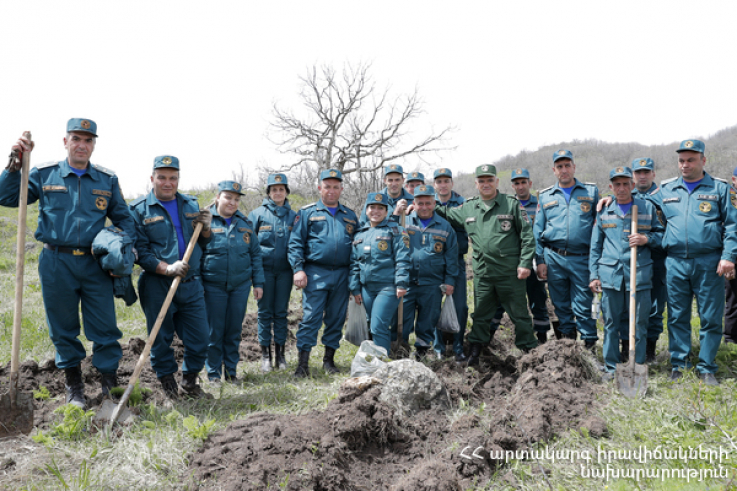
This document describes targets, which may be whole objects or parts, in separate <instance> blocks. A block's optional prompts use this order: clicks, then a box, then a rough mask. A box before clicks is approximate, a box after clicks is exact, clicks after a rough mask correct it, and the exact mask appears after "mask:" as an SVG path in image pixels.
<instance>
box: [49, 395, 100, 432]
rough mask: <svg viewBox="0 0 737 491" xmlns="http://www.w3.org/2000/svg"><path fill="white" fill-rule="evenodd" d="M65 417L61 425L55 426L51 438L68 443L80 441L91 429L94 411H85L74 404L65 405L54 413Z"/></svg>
mask: <svg viewBox="0 0 737 491" xmlns="http://www.w3.org/2000/svg"><path fill="white" fill-rule="evenodd" d="M54 413H56V414H61V415H63V419H62V421H61V423H58V424H56V425H54V426H53V427H52V428H51V430H50V431H49V433H48V434H49V436H51V437H54V438H57V439H60V440H66V441H79V440H81V439H82V437H83V436H84V435H85V433H87V431H88V430H89V428H90V423H91V422H92V418H93V417H94V416H95V412H94V411H84V410H82V409H81V408H79V407H78V406H75V405H74V404H65V405H63V406H61V407H59V408H58V409H56V410H55V411H54Z"/></svg>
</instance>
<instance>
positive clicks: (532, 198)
mask: <svg viewBox="0 0 737 491" xmlns="http://www.w3.org/2000/svg"><path fill="white" fill-rule="evenodd" d="M514 197H515V198H517V201H519V202H520V203H522V200H521V199H520V198H519V197H517V195H516V194H515V195H514ZM527 204H528V205H536V204H537V198H536V197H535V195H534V194H532V193H530V199H528V200H527Z"/></svg>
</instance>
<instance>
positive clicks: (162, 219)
mask: <svg viewBox="0 0 737 491" xmlns="http://www.w3.org/2000/svg"><path fill="white" fill-rule="evenodd" d="M151 183H152V184H153V190H152V191H151V192H150V193H148V195H146V196H142V197H141V198H138V199H137V200H135V201H133V202H132V203H131V204H130V208H131V213H132V214H133V220H134V222H135V224H136V232H137V240H136V249H138V264H140V265H141V267H142V268H143V270H144V272H143V273H141V278H140V280H139V282H138V293H139V295H140V297H141V307H142V308H143V312H144V313H145V314H146V324H147V327H148V331H149V332H151V329H152V328H153V326H154V324H155V323H156V318H157V317H158V315H159V312H160V311H161V307H162V305H163V303H164V299H165V298H166V295H167V294H168V292H169V288H170V287H171V283H172V281H174V278H175V277H176V276H179V277H181V278H182V280H181V283H180V284H179V288H177V292H176V294H175V295H174V298H173V300H172V302H171V305H170V306H169V309H168V310H167V312H166V316H165V317H164V321H163V323H162V324H161V330H160V331H159V334H158V335H157V336H156V340H155V341H154V344H153V347H152V348H151V367H152V368H153V369H154V371H155V372H156V376H157V377H158V379H159V381H160V382H161V385H162V387H163V388H164V391H165V392H166V394H167V395H168V396H169V397H171V398H177V397H178V395H179V387H178V385H177V381H176V379H175V378H174V374H175V373H176V372H177V370H178V368H179V367H178V366H177V362H176V360H175V359H174V350H173V349H172V348H171V343H172V341H173V339H174V333H175V332H176V333H177V337H179V339H181V340H182V343H183V344H184V362H183V363H182V387H181V388H182V395H184V396H188V397H200V396H202V390H201V389H200V386H199V384H198V383H197V379H198V375H199V373H200V370H202V367H203V366H204V365H205V359H206V358H207V346H208V343H209V329H208V324H207V311H206V307H205V297H204V289H203V286H202V280H201V278H200V262H201V260H202V248H203V247H204V246H205V245H207V243H208V242H210V238H211V237H210V235H211V232H210V222H211V221H212V214H211V213H210V212H209V211H208V210H202V211H200V208H199V206H198V204H197V198H195V197H194V196H188V195H185V194H181V193H179V192H178V191H177V190H178V188H179V159H178V158H176V157H173V156H171V155H162V156H160V157H156V158H155V159H154V170H153V175H152V176H151ZM197 223H202V232H201V233H200V237H199V239H198V241H197V244H195V247H194V250H193V251H192V256H191V257H190V258H189V262H188V263H185V262H183V261H182V258H183V257H184V252H185V251H186V250H187V245H188V244H189V241H190V239H191V237H192V234H193V233H194V227H195V225H196V224H197Z"/></svg>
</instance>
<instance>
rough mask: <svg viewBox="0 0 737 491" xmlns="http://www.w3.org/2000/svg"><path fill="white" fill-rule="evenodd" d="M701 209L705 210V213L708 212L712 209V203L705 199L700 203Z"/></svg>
mask: <svg viewBox="0 0 737 491" xmlns="http://www.w3.org/2000/svg"><path fill="white" fill-rule="evenodd" d="M699 210H701V211H703V212H704V213H708V212H710V211H711V203H707V202H706V201H704V202H703V203H701V204H700V205H699Z"/></svg>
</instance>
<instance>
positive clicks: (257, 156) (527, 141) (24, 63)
mask: <svg viewBox="0 0 737 491" xmlns="http://www.w3.org/2000/svg"><path fill="white" fill-rule="evenodd" d="M0 18H2V19H3V27H2V28H1V29H0V62H1V63H2V65H1V66H2V74H3V75H2V82H1V85H0V87H2V90H0V110H1V112H0V149H1V148H7V149H8V151H9V149H10V146H11V145H12V143H13V142H14V141H15V140H16V139H17V137H18V136H19V135H20V133H21V132H22V131H23V130H26V129H29V130H31V131H32V132H33V137H34V140H36V142H37V147H36V150H35V151H34V154H33V157H32V159H33V162H34V163H40V162H44V161H48V160H59V159H62V158H64V156H65V154H64V148H63V142H62V139H63V137H64V132H65V125H66V121H67V119H69V118H70V117H84V118H90V119H93V120H95V121H96V122H97V124H98V133H99V140H98V143H97V148H96V150H95V153H94V155H93V157H92V161H93V162H95V163H98V164H100V165H103V166H105V167H109V168H111V169H113V170H114V171H115V172H116V173H117V174H118V175H119V176H120V180H121V184H122V186H123V189H124V191H125V192H126V195H127V196H132V195H134V194H137V193H141V192H143V191H144V190H145V189H146V185H147V184H148V183H149V176H150V172H151V166H152V163H153V158H154V157H155V156H156V155H161V154H165V153H168V154H172V155H176V156H177V157H179V158H180V160H181V165H182V172H181V187H183V188H191V187H195V186H197V187H202V186H205V185H207V184H209V183H216V182H218V181H220V180H223V179H227V178H229V177H230V176H231V172H232V171H233V170H234V169H236V168H237V167H238V165H239V164H243V166H244V168H246V169H247V170H248V169H254V168H255V166H256V165H258V164H277V163H279V162H282V161H283V160H281V159H283V157H282V156H280V155H279V154H278V153H276V151H275V148H274V145H273V144H272V143H270V142H269V141H268V140H267V139H266V138H265V136H264V135H265V133H266V131H267V129H268V122H269V120H270V109H271V106H272V104H273V103H274V102H278V103H279V104H281V105H282V106H283V107H296V106H297V104H298V99H297V92H298V89H299V81H298V75H300V74H304V73H305V71H306V69H307V67H309V66H311V65H313V64H323V63H328V64H333V65H335V66H336V67H340V66H342V65H343V63H345V62H353V63H357V62H361V61H364V62H372V63H373V69H372V74H373V76H374V79H375V81H376V82H377V84H378V86H379V87H383V86H385V85H391V87H392V91H393V92H394V93H396V94H402V93H408V92H411V91H412V90H414V88H415V87H417V88H418V90H419V92H420V94H421V96H422V97H423V99H424V100H425V101H426V105H425V109H426V111H427V114H426V115H425V118H424V120H423V121H424V124H426V125H433V126H435V127H436V128H442V127H445V126H447V125H454V126H456V127H457V128H458V130H457V132H456V133H455V134H454V135H453V139H452V142H451V143H452V144H453V145H457V147H458V148H457V150H456V151H454V152H449V153H447V154H444V155H443V156H442V162H441V161H440V160H439V161H438V165H441V164H442V166H447V167H451V168H454V169H457V170H463V171H470V170H472V169H473V168H474V167H475V166H476V165H479V164H481V163H488V162H493V161H495V160H497V159H499V158H500V157H503V156H505V155H507V154H515V153H517V152H519V151H520V150H523V149H529V150H534V149H536V148H538V147H540V146H542V145H546V144H553V143H557V142H561V141H566V140H572V139H576V138H577V139H585V138H596V139H600V140H604V141H609V142H616V141H619V142H622V141H637V142H640V143H643V144H660V143H669V142H676V141H679V140H682V139H685V138H692V137H698V136H704V137H706V136H708V135H710V134H712V133H714V132H716V131H718V130H720V129H723V128H725V127H727V126H732V125H735V124H737V63H735V59H737V49H735V46H737V29H736V28H735V22H736V21H735V19H737V2H730V1H719V2H709V1H707V2H698V3H695V2H691V1H690V2H685V1H657V2H655V1H643V0H639V1H634V2H628V1H619V2H601V1H591V0H587V1H581V2H573V1H554V2H553V1H549V0H548V1H536V2H523V1H519V2H510V1H505V2H495V1H484V2H463V1H458V2H447V1H445V2H437V1H424V2H401V1H398V0H394V1H376V0H375V1H371V2H351V1H345V0H343V1H289V2H279V1H272V2H246V1H237V2H236V1H210V2H203V1H197V2H194V1H182V0H178V1H152V0H147V1H125V2H104V1H94V2H86V1H75V2H59V1H58V0H55V1H50V0H46V1H41V0H39V1H23V2H21V1H15V2H11V1H3V2H2V3H0ZM425 129H426V128H425ZM422 130H423V128H422V127H418V131H422ZM0 151H2V152H6V151H5V150H0ZM2 155H5V153H3V154H2ZM577 163H578V165H579V166H581V165H585V162H577ZM406 170H411V169H406ZM254 175H255V172H254Z"/></svg>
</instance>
